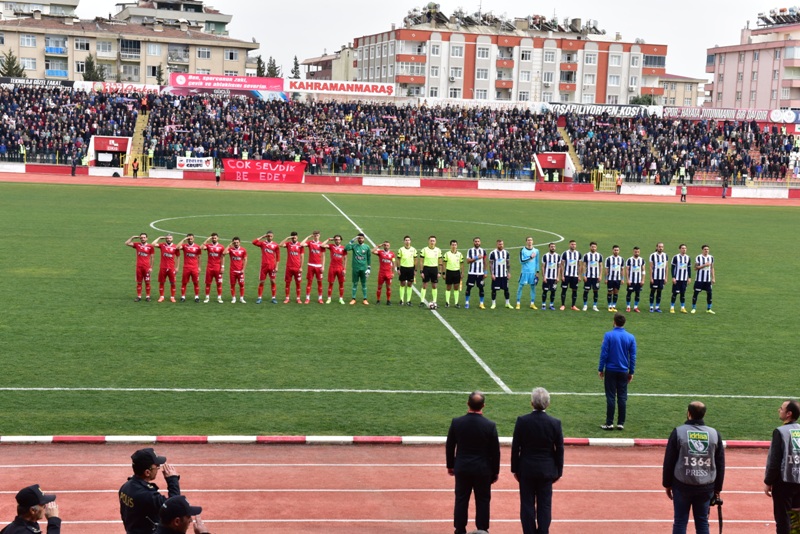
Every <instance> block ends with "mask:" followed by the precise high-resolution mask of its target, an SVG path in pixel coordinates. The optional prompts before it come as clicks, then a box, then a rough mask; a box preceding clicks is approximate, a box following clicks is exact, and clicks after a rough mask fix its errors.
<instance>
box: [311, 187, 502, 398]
mask: <svg viewBox="0 0 800 534" xmlns="http://www.w3.org/2000/svg"><path fill="white" fill-rule="evenodd" d="M322 198H324V199H325V200H327V201H328V203H329V204H330V205H331V206H333V207H334V208H335V209H336V211H338V212H339V213H341V214H342V217H344V218H345V219H347V220H348V221H349V222H350V224H352V225H353V226H354V227H355V228H356V230H358V231H359V232H361V233H362V234H364V237H365V238H366V239H367V241H369V242H370V243H371V244H372V246H373V248H374V247H376V246H377V245H376V244H375V242H374V241H373V240H372V239H370V237H369V236H368V235H367V233H366V232H365V231H364V230H363V229H362V228H361V227H360V226H358V225H357V224H356V222H355V221H354V220H353V219H351V218H350V217H348V216H347V214H346V213H345V212H344V211H342V209H341V208H340V207H339V206H337V205H336V204H334V203H333V201H332V200H331V199H329V198H328V197H327V196H326V195H322ZM411 288H412V289H413V291H414V293H416V295H417V296H421V294H420V292H419V291H418V290H417V288H416V286H411ZM431 312H432V313H433V315H434V317H436V318H437V319H439V322H440V323H442V324H443V325H444V327H445V328H447V330H448V331H450V333H451V334H452V335H453V337H455V338H456V341H458V342H459V343H460V344H461V346H462V347H464V349H465V350H466V351H467V352H468V353H469V355H470V356H472V359H473V360H475V361H476V362H477V363H478V365H480V366H481V368H483V370H484V371H486V374H488V375H489V376H490V377H491V379H492V380H494V382H495V384H497V385H498V386H500V389H502V390H503V391H504V392H506V393H511V388H509V387H508V386H507V385H506V383H505V382H503V380H502V379H501V378H500V377H499V376H497V375H496V374H495V373H494V371H492V369H491V368H490V367H489V366H488V365H487V364H486V362H484V361H483V360H482V359H481V357H480V356H478V353H477V352H475V351H474V350H472V347H470V346H469V344H467V342H466V341H464V338H462V337H461V335H460V334H459V333H458V332H456V329H455V328H453V327H452V326H451V325H450V323H448V322H447V321H446V320H445V318H444V317H442V316H441V314H440V313H439V312H438V311H436V310H431Z"/></svg>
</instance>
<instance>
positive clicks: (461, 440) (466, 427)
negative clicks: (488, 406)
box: [445, 391, 500, 534]
mask: <svg viewBox="0 0 800 534" xmlns="http://www.w3.org/2000/svg"><path fill="white" fill-rule="evenodd" d="M485 402H486V398H485V397H484V395H483V393H481V392H480V391H475V392H473V393H472V394H470V396H469V400H468V401H467V406H468V407H469V410H468V411H467V415H464V416H461V417H456V418H454V419H453V422H452V423H451V424H450V430H449V431H448V432H447V444H446V446H445V448H446V454H447V472H448V473H449V474H450V476H455V477H456V504H455V509H454V511H453V525H454V526H455V529H456V530H455V534H466V532H467V514H468V511H469V497H470V494H471V493H472V492H475V526H476V528H478V529H479V530H489V503H490V501H491V499H492V484H494V483H495V482H497V477H498V476H500V440H499V439H498V437H497V425H495V424H494V421H490V420H489V419H487V418H485V417H484V416H483V406H484V404H485Z"/></svg>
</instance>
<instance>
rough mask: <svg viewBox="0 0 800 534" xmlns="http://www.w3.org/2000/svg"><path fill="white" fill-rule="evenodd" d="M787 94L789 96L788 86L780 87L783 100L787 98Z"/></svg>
mask: <svg viewBox="0 0 800 534" xmlns="http://www.w3.org/2000/svg"><path fill="white" fill-rule="evenodd" d="M789 96H790V94H789V88H788V87H782V88H781V98H782V99H784V100H788V99H789Z"/></svg>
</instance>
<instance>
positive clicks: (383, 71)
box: [381, 65, 386, 78]
mask: <svg viewBox="0 0 800 534" xmlns="http://www.w3.org/2000/svg"><path fill="white" fill-rule="evenodd" d="M381 77H382V78H386V65H384V66H383V67H381Z"/></svg>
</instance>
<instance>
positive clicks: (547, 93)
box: [542, 91, 553, 102]
mask: <svg viewBox="0 0 800 534" xmlns="http://www.w3.org/2000/svg"><path fill="white" fill-rule="evenodd" d="M542 100H544V101H545V102H552V101H553V93H552V92H551V91H545V92H543V93H542Z"/></svg>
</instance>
